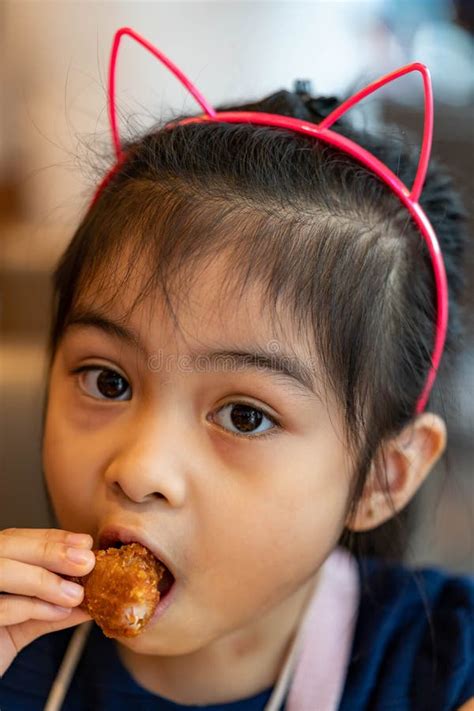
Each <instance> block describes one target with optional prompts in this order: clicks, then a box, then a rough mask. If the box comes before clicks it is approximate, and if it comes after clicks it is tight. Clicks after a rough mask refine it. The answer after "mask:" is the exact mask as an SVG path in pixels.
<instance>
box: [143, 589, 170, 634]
mask: <svg viewBox="0 0 474 711" xmlns="http://www.w3.org/2000/svg"><path fill="white" fill-rule="evenodd" d="M177 587H178V583H177V582H176V580H174V581H173V583H172V585H171V587H170V588H168V590H167V592H165V594H164V595H162V596H160V601H159V603H158V605H157V606H156V610H155V612H154V613H153V615H152V617H151V618H150V620H149V622H148V624H147V625H146V627H145V630H144V631H146V629H147V628H148V627H149V626H150V625H152V624H153V623H154V622H156V621H157V620H158V619H159V618H160V617H161V616H162V615H163V614H164V613H165V612H166V610H167V609H168V607H169V606H170V605H171V604H172V602H173V600H174V599H175V597H176V592H177Z"/></svg>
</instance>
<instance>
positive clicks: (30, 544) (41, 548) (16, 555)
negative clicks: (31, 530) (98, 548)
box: [0, 533, 95, 592]
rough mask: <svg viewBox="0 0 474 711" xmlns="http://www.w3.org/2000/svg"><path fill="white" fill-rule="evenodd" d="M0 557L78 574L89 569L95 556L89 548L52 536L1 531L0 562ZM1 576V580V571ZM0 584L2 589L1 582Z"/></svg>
mask: <svg viewBox="0 0 474 711" xmlns="http://www.w3.org/2000/svg"><path fill="white" fill-rule="evenodd" d="M2 559H10V560H14V561H20V562H22V563H29V564H30V565H37V566H40V567H42V568H47V569H48V570H52V571H54V572H55V573H62V574H63V575H78V576H81V575H86V574H87V573H90V571H91V570H92V568H93V567H94V565H95V556H94V554H93V553H92V551H91V550H89V548H81V547H77V546H72V545H70V544H69V545H68V544H67V543H65V542H63V541H55V540H51V539H50V537H48V536H42V537H39V538H36V537H30V536H21V535H20V536H19V535H14V534H7V535H5V534H4V533H3V534H0V565H1V560H2ZM0 580H3V576H2V574H1V571H0ZM0 587H1V588H2V589H5V588H4V586H3V583H2V585H1V586H0ZM6 591H7V592H12V591H10V590H6ZM14 592H18V591H16V590H15V591H14Z"/></svg>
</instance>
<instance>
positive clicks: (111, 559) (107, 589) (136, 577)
mask: <svg viewBox="0 0 474 711" xmlns="http://www.w3.org/2000/svg"><path fill="white" fill-rule="evenodd" d="M93 552H94V553H95V556H96V564H95V567H94V569H93V570H92V571H91V572H90V573H89V574H88V575H85V576H84V577H81V578H77V577H75V578H71V579H72V580H74V581H75V582H78V583H79V584H80V585H83V586H84V599H83V601H82V603H81V607H82V608H83V609H84V610H86V612H88V613H89V615H90V616H91V617H92V618H93V619H94V620H95V621H96V622H97V624H98V625H99V627H100V628H101V629H102V631H103V633H104V634H105V636H106V637H135V636H136V635H138V634H140V632H141V631H142V630H143V628H144V627H145V625H146V624H147V623H148V621H149V620H150V618H151V617H152V615H153V613H154V611H155V609H156V606H157V605H158V602H159V600H160V592H159V590H158V585H159V582H160V580H161V578H162V577H163V575H164V574H165V571H166V568H165V567H164V566H163V565H162V564H161V563H160V561H158V560H157V559H156V558H155V556H154V555H153V553H151V552H150V551H149V550H148V549H147V548H145V547H144V546H142V545H141V544H140V543H129V544H127V545H123V546H122V547H121V548H107V549H105V550H94V551H93Z"/></svg>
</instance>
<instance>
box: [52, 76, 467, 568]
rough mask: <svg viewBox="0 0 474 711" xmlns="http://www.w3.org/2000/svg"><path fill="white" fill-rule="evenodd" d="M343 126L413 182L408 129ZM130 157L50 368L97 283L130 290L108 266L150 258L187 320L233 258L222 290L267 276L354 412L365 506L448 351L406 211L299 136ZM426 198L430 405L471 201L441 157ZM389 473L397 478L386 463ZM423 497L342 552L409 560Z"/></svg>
mask: <svg viewBox="0 0 474 711" xmlns="http://www.w3.org/2000/svg"><path fill="white" fill-rule="evenodd" d="M336 101H337V100H336V99H335V98H334V97H329V98H324V97H323V98H321V97H320V98H317V97H313V96H311V95H310V94H308V93H304V92H298V91H296V92H290V91H286V90H282V91H278V92H276V93H273V94H271V95H269V96H267V97H265V98H263V99H262V100H260V101H255V102H248V103H245V104H240V105H232V106H230V105H225V106H224V105H222V106H220V107H217V109H218V110H220V111H222V110H230V109H236V110H249V111H263V112H269V113H277V114H283V115H286V116H293V117H297V118H301V119H305V120H307V121H313V122H318V121H320V120H321V118H322V117H323V116H325V115H326V114H327V113H328V111H330V110H331V109H332V108H333V107H334V106H335V105H336ZM184 117H185V116H184V115H175V116H173V117H172V119H173V120H175V121H177V120H179V119H181V118H184ZM334 130H336V131H339V132H340V133H342V134H344V135H346V136H348V137H349V138H352V139H353V140H355V141H356V142H357V143H359V144H360V145H362V146H364V147H365V148H367V149H368V150H369V151H370V152H371V153H373V154H374V155H375V156H377V157H378V158H380V159H381V160H382V161H383V162H384V163H385V164H386V165H388V166H389V167H390V168H391V169H392V170H393V171H394V172H395V173H396V174H397V175H399V177H400V178H401V180H402V181H403V182H405V184H407V185H411V184H412V182H413V179H414V175H415V172H416V165H417V152H416V150H415V151H413V149H412V148H411V147H410V145H408V144H407V141H406V139H403V140H402V137H401V135H399V134H398V135H397V133H396V131H395V130H394V129H392V128H391V129H390V130H389V131H387V130H385V131H382V130H377V131H374V132H369V131H367V130H362V131H356V130H355V129H354V128H353V127H351V126H350V125H349V124H348V123H346V122H345V121H344V120H340V121H338V122H337V123H336V124H335V126H334ZM123 150H124V152H125V154H126V160H125V162H124V163H123V165H122V166H121V167H120V170H118V171H117V173H116V174H115V175H114V176H113V178H112V180H111V181H110V182H109V183H108V184H107V186H106V188H105V189H104V190H103V191H102V193H101V194H100V196H99V198H98V200H97V201H96V203H95V204H94V205H93V206H92V207H91V208H90V209H89V210H88V211H87V213H86V214H85V216H84V218H83V220H82V222H81V224H80V225H79V227H78V229H77V231H76V233H75V234H74V236H73V238H72V241H71V242H70V244H69V246H68V247H67V249H66V251H65V252H64V254H63V255H62V257H61V259H60V261H59V263H58V264H57V267H56V270H55V272H54V297H53V298H54V304H53V311H54V313H53V321H52V325H51V332H50V339H49V355H50V365H51V363H52V360H53V357H54V354H55V352H56V349H57V347H58V344H59V342H60V339H61V336H62V334H63V333H64V329H65V326H66V325H67V321H68V317H69V315H70V313H71V309H72V308H73V307H74V305H75V304H76V303H77V301H78V299H79V297H80V295H81V294H83V293H84V291H85V290H86V289H91V288H93V289H94V292H97V293H106V292H107V290H108V289H109V288H110V287H113V288H114V289H115V292H114V293H119V292H120V289H121V283H117V276H116V273H115V271H114V269H113V268H112V269H109V268H104V267H110V265H114V264H115V263H116V261H118V259H119V258H123V257H124V255H125V254H127V255H128V256H127V258H128V260H129V261H128V267H129V268H128V269H127V275H126V277H125V278H129V277H130V276H131V275H132V274H133V273H134V268H135V266H136V265H138V264H143V263H146V264H147V265H148V266H149V271H148V272H147V274H146V275H142V277H143V282H142V285H143V288H142V290H141V292H140V298H144V297H145V296H146V295H147V294H151V293H154V292H155V290H161V293H162V295H163V297H164V300H165V303H166V304H167V305H168V307H169V309H170V313H171V314H172V316H173V318H175V321H176V323H177V325H179V323H178V321H177V318H176V314H175V308H174V304H175V303H176V300H177V299H178V298H183V293H184V292H185V290H186V288H187V287H188V286H189V285H191V284H192V283H193V281H194V280H197V279H199V276H200V267H201V266H203V265H205V264H206V263H208V262H209V261H210V260H212V259H213V258H214V257H215V255H216V254H218V253H219V254H225V255H226V256H228V261H227V264H228V271H227V273H226V274H225V276H224V279H223V283H222V294H221V296H222V298H223V299H224V298H225V297H226V296H228V297H231V298H232V299H239V298H240V297H241V296H243V295H244V294H245V291H246V289H247V288H248V287H249V286H252V285H254V284H258V285H259V286H260V287H262V293H263V297H264V300H265V304H266V306H267V307H268V309H269V313H271V314H272V315H273V318H274V322H275V323H277V322H279V319H280V317H281V315H282V313H285V314H288V315H289V317H291V319H292V323H293V324H294V325H295V326H296V328H298V329H299V332H301V333H309V334H310V346H311V350H312V352H314V353H315V354H317V357H318V359H319V361H320V363H321V364H322V374H323V376H324V383H325V387H328V388H329V389H330V390H331V392H332V393H334V395H335V397H336V399H337V402H338V404H339V405H340V408H341V412H342V413H343V416H344V417H343V419H344V423H345V435H346V441H347V446H348V450H349V451H350V453H351V455H352V460H353V490H352V497H351V500H350V502H349V503H350V506H349V509H348V510H350V511H353V512H354V511H355V510H356V507H357V503H358V501H359V499H360V497H361V494H362V492H363V489H364V484H365V482H366V480H367V476H368V473H369V468H370V466H371V464H372V462H377V455H378V453H379V452H380V445H381V444H382V443H383V442H384V441H386V440H387V439H388V438H390V437H392V436H394V435H396V434H397V433H398V432H399V431H400V430H401V429H402V428H403V427H404V426H405V425H406V424H408V423H409V422H410V421H412V419H413V413H414V409H415V404H416V401H417V399H418V397H419V395H420V393H421V391H422V388H423V385H424V383H425V381H426V376H427V373H428V370H429V367H430V355H431V353H432V350H433V340H434V323H435V316H436V298H435V285H434V279H433V271H432V265H431V261H430V257H429V253H428V249H427V247H426V245H425V243H424V240H423V238H422V236H421V235H420V233H419V231H418V229H417V228H416V226H415V225H414V223H413V221H412V219H411V217H410V215H409V214H408V212H407V210H406V209H405V207H403V205H402V204H401V203H400V201H399V200H398V198H396V196H395V195H394V194H393V193H392V192H391V191H390V190H389V189H388V188H387V186H385V185H384V184H383V183H382V182H381V181H380V180H379V179H378V178H377V177H376V176H374V175H373V174H372V173H370V172H369V171H368V170H366V169H365V168H364V167H363V166H361V165H360V164H359V163H357V162H356V161H354V160H353V159H352V158H350V157H349V156H347V155H346V154H344V153H342V152H341V151H339V150H338V149H336V148H333V147H330V146H328V145H325V144H323V143H322V142H320V141H317V140H314V139H313V138H309V137H307V136H304V135H300V134H296V133H294V132H292V131H289V130H286V129H279V128H272V127H266V126H256V125H251V124H229V123H224V122H203V123H195V124H188V125H184V126H176V127H174V128H164V126H163V125H158V126H155V127H154V128H153V129H151V130H149V131H147V132H146V133H144V134H143V135H141V136H139V137H137V138H134V139H132V140H129V141H128V142H126V144H125V145H124V146H123ZM420 202H421V205H422V207H423V208H424V210H425V211H426V213H427V215H428V217H429V219H430V221H431V223H432V225H433V227H434V230H435V232H436V234H437V237H438V240H439V242H440V245H441V249H442V252H443V256H444V261H445V265H446V270H447V277H448V285H449V324H448V333H447V340H446V346H445V350H444V354H443V358H442V362H441V367H440V372H439V374H438V378H437V381H436V383H435V387H434V390H433V393H432V396H431V397H430V400H429V402H428V407H429V406H431V405H432V404H433V398H436V393H437V392H438V393H439V392H441V390H440V389H441V388H442V382H443V372H444V371H446V372H447V371H448V370H449V369H450V367H451V365H452V363H453V362H454V355H455V353H456V352H457V351H458V350H459V349H460V347H461V343H462V335H463V328H462V319H461V315H462V310H461V303H460V297H461V295H462V291H463V287H464V282H465V275H464V273H463V269H462V265H463V254H464V250H465V246H466V240H467V235H466V230H465V214H464V209H463V206H462V204H461V201H460V198H459V196H458V195H457V193H456V192H455V190H454V188H453V186H452V183H451V179H450V177H449V176H448V175H447V173H446V172H445V171H444V170H443V169H442V168H441V167H440V166H438V165H437V164H436V163H435V162H432V164H431V167H430V169H429V171H428V175H427V178H426V182H425V186H424V189H423V192H422V197H421V201H420ZM143 258H146V261H145V262H143ZM112 298H113V297H112ZM136 303H138V301H135V302H134V304H133V305H132V309H133V308H134V306H135V305H136ZM377 471H378V475H379V476H380V477H383V474H384V471H383V463H382V464H380V463H379V468H378V470H377ZM382 481H383V479H382ZM411 506H412V504H409V505H408V506H407V507H406V508H405V509H404V510H403V511H402V512H401V513H399V514H397V515H394V516H393V518H392V519H391V520H390V521H388V522H387V523H385V524H383V525H381V526H379V527H378V528H377V529H374V530H372V531H369V532H365V533H354V532H351V531H349V530H346V529H345V530H344V531H343V533H342V536H341V539H340V541H339V543H340V545H343V546H345V547H346V548H348V549H349V550H351V551H352V552H353V553H354V554H355V555H366V554H374V555H379V556H381V557H384V558H386V559H389V558H391V559H397V558H401V557H402V556H403V554H404V551H405V549H406V545H407V536H408V531H409V523H410V508H411Z"/></svg>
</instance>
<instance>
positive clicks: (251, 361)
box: [64, 308, 321, 399]
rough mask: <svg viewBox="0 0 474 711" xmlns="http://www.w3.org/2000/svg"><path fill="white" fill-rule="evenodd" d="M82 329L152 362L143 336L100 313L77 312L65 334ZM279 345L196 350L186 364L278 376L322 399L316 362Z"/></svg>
mask: <svg viewBox="0 0 474 711" xmlns="http://www.w3.org/2000/svg"><path fill="white" fill-rule="evenodd" d="M81 327H92V328H96V329H98V330H100V331H103V332H105V333H106V334H108V335H109V336H112V337H113V338H115V339H118V340H120V341H123V342H124V343H126V344H127V345H129V346H132V347H135V348H136V349H137V350H138V351H139V352H140V353H141V355H142V356H143V358H144V359H145V360H146V361H147V362H150V361H151V357H152V356H151V354H149V353H148V350H147V349H146V347H145V345H144V343H143V341H142V339H141V337H140V335H139V334H138V333H137V332H136V331H135V330H134V329H133V328H131V327H130V326H125V325H124V324H122V323H119V322H118V321H114V320H113V319H111V318H110V317H109V316H107V315H106V314H104V313H101V312H100V311H96V310H92V309H84V310H83V309H80V308H76V309H75V310H74V311H73V312H72V313H71V315H70V317H69V318H68V320H67V323H66V326H65V328H64V334H65V333H66V332H67V331H69V330H70V329H71V328H81ZM275 343H276V341H272V342H271V344H270V348H269V349H268V350H267V349H266V348H264V347H262V346H261V345H253V346H252V349H253V350H247V349H236V348H231V349H219V350H206V349H202V350H193V351H191V352H190V353H188V354H186V355H185V356H183V363H184V364H185V365H184V367H185V368H186V370H187V371H189V369H191V368H192V367H196V364H197V365H198V368H197V369H202V365H203V363H206V365H211V366H213V367H216V369H217V368H218V366H219V365H220V366H221V369H222V370H224V371H225V372H229V371H230V372H232V371H238V370H252V369H253V370H259V371H263V372H266V373H269V374H273V375H275V376H277V377H278V378H279V379H280V380H281V379H283V380H286V381H287V382H289V383H290V384H291V385H293V386H295V385H296V386H297V388H298V389H299V390H303V391H304V392H305V393H306V394H308V391H309V392H310V393H311V394H312V395H315V396H316V397H317V398H318V399H320V398H321V395H320V393H319V392H318V389H317V383H316V378H315V368H314V365H315V363H314V359H312V358H310V361H311V365H310V364H308V363H305V362H304V361H303V360H301V359H300V358H298V357H297V356H296V355H288V354H285V353H282V352H281V351H278V352H275V350H274V347H275ZM272 346H273V348H272ZM155 355H156V354H155Z"/></svg>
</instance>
